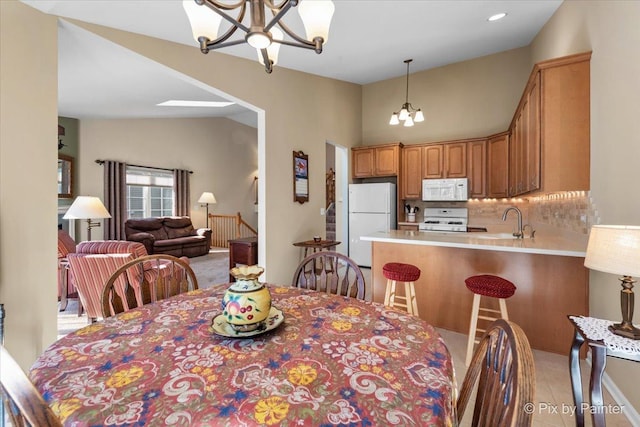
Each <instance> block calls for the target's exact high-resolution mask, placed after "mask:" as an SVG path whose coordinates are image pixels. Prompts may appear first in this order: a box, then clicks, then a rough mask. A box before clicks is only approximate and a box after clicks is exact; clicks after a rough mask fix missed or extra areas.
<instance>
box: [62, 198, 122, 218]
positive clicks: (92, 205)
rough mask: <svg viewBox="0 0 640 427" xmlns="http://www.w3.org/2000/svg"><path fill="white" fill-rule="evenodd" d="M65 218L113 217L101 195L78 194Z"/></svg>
mask: <svg viewBox="0 0 640 427" xmlns="http://www.w3.org/2000/svg"><path fill="white" fill-rule="evenodd" d="M63 218H64V219H101V218H111V215H110V214H109V211H107V208H105V207H104V205H103V204H102V201H101V200H100V198H99V197H92V196H78V197H76V199H75V200H74V201H73V203H72V204H71V206H69V209H68V210H67V213H65V214H64V217H63Z"/></svg>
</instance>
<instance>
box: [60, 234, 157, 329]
mask: <svg viewBox="0 0 640 427" xmlns="http://www.w3.org/2000/svg"><path fill="white" fill-rule="evenodd" d="M145 255H147V250H146V249H145V247H144V245H143V244H142V243H138V242H128V241H121V240H107V241H101V240H98V241H91V242H81V243H79V244H78V246H77V247H76V252H75V253H70V254H68V255H67V259H68V260H69V267H70V269H71V275H72V276H73V278H74V282H75V286H76V288H77V289H78V294H79V296H80V301H81V302H82V305H83V306H84V309H85V311H86V312H87V316H88V317H89V319H91V320H93V319H97V318H98V317H102V301H101V298H102V290H103V288H104V285H105V284H106V283H107V281H108V280H109V278H110V277H111V275H112V274H113V273H114V272H115V271H116V270H117V269H118V268H120V267H121V266H123V265H124V264H126V263H127V262H129V261H131V260H133V259H136V258H138V257H141V256H145Z"/></svg>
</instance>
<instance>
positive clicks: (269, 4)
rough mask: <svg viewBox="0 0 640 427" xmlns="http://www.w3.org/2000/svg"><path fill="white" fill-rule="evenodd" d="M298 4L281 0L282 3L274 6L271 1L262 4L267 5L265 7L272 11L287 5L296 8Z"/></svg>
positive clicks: (291, 0)
mask: <svg viewBox="0 0 640 427" xmlns="http://www.w3.org/2000/svg"><path fill="white" fill-rule="evenodd" d="M298 3H300V1H299V0H282V3H280V4H275V2H274V1H273V0H264V4H266V5H267V7H268V8H269V9H271V10H272V11H273V10H280V9H282V8H283V7H285V6H287V4H289V6H297V5H298Z"/></svg>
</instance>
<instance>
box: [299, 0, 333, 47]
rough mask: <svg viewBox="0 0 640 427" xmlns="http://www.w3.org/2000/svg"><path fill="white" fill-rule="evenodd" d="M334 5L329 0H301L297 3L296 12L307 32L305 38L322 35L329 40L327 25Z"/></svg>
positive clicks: (309, 38) (311, 38) (325, 40)
mask: <svg viewBox="0 0 640 427" xmlns="http://www.w3.org/2000/svg"><path fill="white" fill-rule="evenodd" d="M335 9H336V7H335V5H334V4H333V2H332V1H331V0H313V1H311V0H303V1H301V2H300V4H298V13H299V14H300V18H301V19H302V23H303V24H304V29H305V31H306V33H307V40H309V41H313V39H314V38H316V37H322V39H323V40H324V43H325V44H326V43H327V41H328V40H329V26H330V25H331V18H333V12H334V11H335Z"/></svg>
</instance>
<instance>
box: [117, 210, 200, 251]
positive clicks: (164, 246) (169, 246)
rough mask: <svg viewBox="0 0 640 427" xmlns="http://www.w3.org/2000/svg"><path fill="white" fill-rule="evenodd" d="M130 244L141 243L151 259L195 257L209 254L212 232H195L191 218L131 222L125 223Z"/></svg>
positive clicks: (150, 219)
mask: <svg viewBox="0 0 640 427" xmlns="http://www.w3.org/2000/svg"><path fill="white" fill-rule="evenodd" d="M124 232H125V235H126V238H127V240H130V241H134V242H140V243H142V244H143V245H144V246H145V248H147V252H148V253H149V255H151V254H169V255H173V256H176V257H181V256H187V257H195V256H200V255H206V254H208V253H209V246H210V244H211V229H210V228H199V229H197V230H196V229H194V228H193V224H192V223H191V218H189V217H188V216H182V217H169V216H166V217H156V218H132V219H128V220H126V221H125V223H124Z"/></svg>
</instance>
